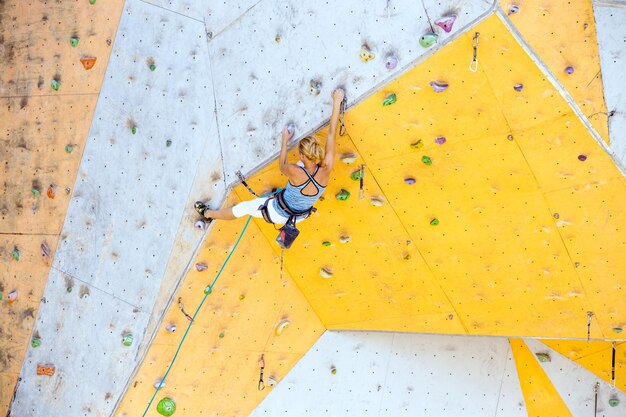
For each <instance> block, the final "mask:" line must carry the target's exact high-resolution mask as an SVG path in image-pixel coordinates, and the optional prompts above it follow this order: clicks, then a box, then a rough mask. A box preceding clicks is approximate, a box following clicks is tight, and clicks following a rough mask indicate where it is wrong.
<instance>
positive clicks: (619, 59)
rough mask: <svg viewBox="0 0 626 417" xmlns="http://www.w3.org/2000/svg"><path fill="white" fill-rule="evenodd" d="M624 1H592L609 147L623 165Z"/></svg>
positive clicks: (625, 155) (625, 98) (625, 119)
mask: <svg viewBox="0 0 626 417" xmlns="http://www.w3.org/2000/svg"><path fill="white" fill-rule="evenodd" d="M624 6H626V3H624V2H623V1H619V0H617V1H601V0H595V1H593V9H594V16H595V18H596V22H597V32H598V44H599V49H600V64H601V66H602V82H603V84H604V94H605V96H606V106H607V111H608V119H609V135H610V137H611V149H612V150H613V152H615V156H616V158H617V159H618V160H619V161H620V162H621V163H622V164H623V165H626V139H625V136H624V132H626V116H625V114H626V94H625V93H624V87H623V85H624V82H623V78H622V77H623V69H624V66H625V65H626V56H625V54H624V43H625V42H626V28H625V27H624V19H626V8H625V7H624Z"/></svg>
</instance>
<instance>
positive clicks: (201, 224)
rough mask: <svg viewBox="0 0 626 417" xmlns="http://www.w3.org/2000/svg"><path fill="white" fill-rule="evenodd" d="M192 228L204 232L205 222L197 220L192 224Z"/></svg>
mask: <svg viewBox="0 0 626 417" xmlns="http://www.w3.org/2000/svg"><path fill="white" fill-rule="evenodd" d="M193 226H194V227H195V228H196V229H200V230H206V223H205V222H203V221H202V220H198V221H197V222H195V223H194V224H193Z"/></svg>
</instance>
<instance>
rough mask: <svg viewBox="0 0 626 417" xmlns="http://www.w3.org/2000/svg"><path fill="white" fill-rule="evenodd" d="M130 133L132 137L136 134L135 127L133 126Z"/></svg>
mask: <svg viewBox="0 0 626 417" xmlns="http://www.w3.org/2000/svg"><path fill="white" fill-rule="evenodd" d="M130 133H132V134H133V135H134V134H136V133H137V126H133V127H131V128H130Z"/></svg>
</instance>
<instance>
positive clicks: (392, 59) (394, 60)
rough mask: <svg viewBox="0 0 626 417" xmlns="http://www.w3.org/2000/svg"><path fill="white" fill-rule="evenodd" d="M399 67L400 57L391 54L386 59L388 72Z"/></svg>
mask: <svg viewBox="0 0 626 417" xmlns="http://www.w3.org/2000/svg"><path fill="white" fill-rule="evenodd" d="M397 66H398V57H397V56H395V55H393V54H389V55H387V56H386V57H385V68H387V69H388V70H392V69H394V68H395V67H397Z"/></svg>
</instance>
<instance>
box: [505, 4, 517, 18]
mask: <svg viewBox="0 0 626 417" xmlns="http://www.w3.org/2000/svg"><path fill="white" fill-rule="evenodd" d="M517 12H519V6H518V5H516V4H512V5H511V6H509V11H508V12H507V14H508V15H509V16H510V15H512V14H515V13H517Z"/></svg>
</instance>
